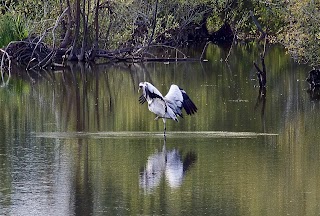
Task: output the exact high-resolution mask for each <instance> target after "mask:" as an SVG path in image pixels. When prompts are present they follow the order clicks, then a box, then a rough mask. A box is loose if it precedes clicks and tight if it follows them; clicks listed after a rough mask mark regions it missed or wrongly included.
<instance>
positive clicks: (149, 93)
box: [145, 88, 164, 101]
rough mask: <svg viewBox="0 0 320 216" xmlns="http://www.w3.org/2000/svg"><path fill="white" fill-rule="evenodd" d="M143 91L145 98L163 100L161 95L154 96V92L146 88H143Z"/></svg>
mask: <svg viewBox="0 0 320 216" xmlns="http://www.w3.org/2000/svg"><path fill="white" fill-rule="evenodd" d="M145 91H146V96H147V97H148V96H149V97H150V98H151V99H154V98H159V99H160V100H163V97H162V95H158V94H156V93H154V92H151V91H150V90H149V89H148V88H145ZM163 101H164V100H163Z"/></svg>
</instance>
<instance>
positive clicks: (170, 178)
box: [0, 45, 320, 215]
mask: <svg viewBox="0 0 320 216" xmlns="http://www.w3.org/2000/svg"><path fill="white" fill-rule="evenodd" d="M258 48H259V47H255V46H242V47H240V46H239V47H235V48H234V49H233V51H232V53H231V55H230V59H229V63H228V64H226V63H224V62H223V61H221V59H224V58H225V57H226V55H227V54H228V50H224V49H220V48H219V47H216V46H213V45H210V46H209V47H208V49H207V52H206V55H205V57H206V58H207V59H208V60H209V61H208V62H203V63H199V62H178V63H170V64H167V63H146V64H144V65H143V64H134V65H131V64H114V65H90V66H89V65H77V64H75V65H71V71H64V70H58V71H56V72H41V73H39V74H37V73H30V74H29V75H27V74H26V73H23V72H21V73H20V75H15V76H14V77H12V78H11V80H10V82H9V86H8V87H6V88H1V89H0V100H1V103H0V110H1V112H0V215H318V214H319V212H320V204H319V203H320V202H319V200H320V195H319V194H320V193H319V188H320V170H319V168H318V165H319V163H320V147H319V141H318V139H319V128H320V117H319V115H318V113H319V108H320V107H319V101H317V100H315V99H314V98H313V97H312V95H310V94H309V93H308V85H307V83H306V82H305V78H306V72H307V71H308V70H309V69H310V68H308V67H306V66H304V65H298V64H295V63H294V62H292V61H291V60H290V58H289V56H288V55H286V54H285V52H284V50H282V49H281V48H280V47H276V46H275V47H270V48H268V53H267V56H266V66H267V73H268V74H267V79H268V80H267V92H266V97H265V98H264V97H260V96H259V89H258V88H257V87H255V85H257V80H255V69H254V67H253V65H252V62H253V61H258V53H259V49H258ZM200 54H201V51H199V52H194V53H190V55H194V56H200ZM144 80H146V81H149V82H152V83H153V84H154V85H155V86H156V87H158V89H159V90H160V91H161V92H163V93H164V94H165V93H166V91H167V90H168V89H169V87H170V85H171V84H172V83H176V84H178V85H179V86H181V87H182V88H184V89H185V90H186V91H187V93H188V94H189V96H190V97H191V98H192V99H193V101H194V102H195V104H196V105H197V106H198V108H199V110H198V113H197V114H196V115H194V116H187V115H185V117H184V118H183V119H180V121H179V123H176V122H173V121H168V123H167V133H168V134H167V138H166V139H164V137H163V123H162V121H161V120H160V121H154V120H153V119H154V117H155V116H154V115H153V114H152V113H150V112H149V111H148V109H147V106H146V104H144V105H140V104H139V103H138V98H139V94H138V92H137V91H138V83H139V82H140V81H144Z"/></svg>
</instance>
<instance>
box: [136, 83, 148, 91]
mask: <svg viewBox="0 0 320 216" xmlns="http://www.w3.org/2000/svg"><path fill="white" fill-rule="evenodd" d="M146 85H147V84H146V82H141V83H139V89H138V92H139V91H140V89H142V91H143V89H144V88H145V87H146Z"/></svg>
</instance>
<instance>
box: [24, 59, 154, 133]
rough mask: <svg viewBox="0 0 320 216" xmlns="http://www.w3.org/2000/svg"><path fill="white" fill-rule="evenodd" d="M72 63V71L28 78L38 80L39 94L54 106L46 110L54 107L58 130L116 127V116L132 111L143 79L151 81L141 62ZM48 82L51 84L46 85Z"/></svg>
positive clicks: (107, 128)
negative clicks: (132, 105) (133, 102)
mask: <svg viewBox="0 0 320 216" xmlns="http://www.w3.org/2000/svg"><path fill="white" fill-rule="evenodd" d="M68 66H69V68H70V69H68V70H65V69H63V70H61V71H55V72H46V73H43V74H42V75H41V76H37V74H33V73H30V76H27V77H25V79H26V80H28V79H29V80H30V79H32V80H33V82H34V83H35V89H37V96H38V97H41V98H44V99H45V100H46V101H48V102H49V104H50V105H51V108H49V107H46V109H52V112H53V113H54V115H55V121H56V125H57V128H58V130H66V129H69V130H76V131H87V130H93V131H101V130H113V129H114V125H115V124H116V122H115V121H116V119H120V120H121V118H119V116H117V114H119V113H120V111H122V112H123V113H125V112H128V107H129V110H130V111H131V109H130V108H131V106H130V105H128V102H130V101H133V98H132V96H131V97H130V94H133V95H134V94H137V86H138V84H139V82H140V81H141V80H144V79H148V80H151V77H150V74H149V72H148V70H147V69H146V68H145V67H144V66H143V65H138V64H133V65H132V64H117V65H112V64H107V65H97V64H93V65H88V64H82V63H72V62H71V63H69V65H68ZM45 81H47V83H48V84H47V83H46V85H43V84H44V83H45ZM129 97H130V98H129ZM128 99H129V100H128ZM138 105H139V104H138V103H137V106H138ZM115 111H116V112H117V113H114V112H115ZM123 116H124V115H122V116H120V117H123ZM132 121H133V120H132Z"/></svg>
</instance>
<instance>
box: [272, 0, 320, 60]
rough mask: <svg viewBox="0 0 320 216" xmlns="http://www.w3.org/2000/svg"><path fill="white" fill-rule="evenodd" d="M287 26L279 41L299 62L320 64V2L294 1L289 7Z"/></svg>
mask: <svg viewBox="0 0 320 216" xmlns="http://www.w3.org/2000/svg"><path fill="white" fill-rule="evenodd" d="M285 19H286V21H287V25H285V26H284V31H283V32H281V34H279V36H278V37H279V40H280V41H281V42H282V43H283V44H284V45H285V46H286V48H287V50H288V52H289V53H290V54H291V55H292V56H293V57H294V58H295V59H297V60H299V61H300V62H303V63H308V64H311V65H319V64H320V23H319V20H320V2H319V1H297V0H295V1H292V2H290V4H288V6H287V11H286V17H285Z"/></svg>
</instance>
